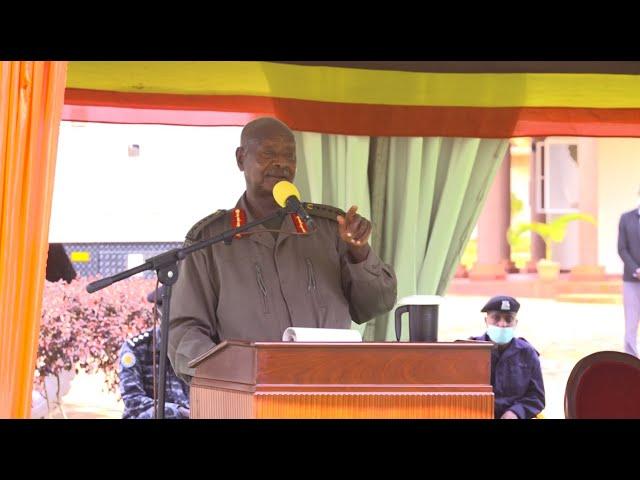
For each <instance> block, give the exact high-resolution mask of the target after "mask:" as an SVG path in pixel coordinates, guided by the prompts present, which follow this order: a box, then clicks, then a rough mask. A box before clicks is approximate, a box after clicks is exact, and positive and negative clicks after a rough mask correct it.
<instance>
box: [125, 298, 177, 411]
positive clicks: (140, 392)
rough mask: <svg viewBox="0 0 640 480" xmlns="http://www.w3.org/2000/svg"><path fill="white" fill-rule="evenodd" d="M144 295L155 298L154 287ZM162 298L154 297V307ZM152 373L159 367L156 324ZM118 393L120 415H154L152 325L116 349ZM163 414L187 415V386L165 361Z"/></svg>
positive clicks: (158, 339)
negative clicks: (120, 408)
mask: <svg viewBox="0 0 640 480" xmlns="http://www.w3.org/2000/svg"><path fill="white" fill-rule="evenodd" d="M147 299H148V300H149V301H150V302H153V301H155V291H153V292H152V293H150V294H149V296H148V297H147ZM161 304H162V298H160V296H159V298H158V310H160V306H161ZM156 346H157V347H158V350H157V351H156V353H155V356H156V375H157V374H158V372H159V370H160V368H159V366H160V352H159V346H160V328H157V329H156ZM118 375H119V376H120V394H121V396H122V400H123V401H124V405H125V409H124V413H123V415H122V418H154V402H153V329H149V330H147V331H146V332H143V333H142V334H140V335H138V336H136V337H133V338H131V339H129V340H127V341H126V342H125V343H124V345H123V346H122V348H121V350H120V362H119V367H118ZM165 418H189V387H188V385H187V384H186V383H184V381H182V380H181V379H179V378H178V377H177V376H176V374H175V373H174V371H173V368H172V367H171V363H170V362H167V388H166V393H165Z"/></svg>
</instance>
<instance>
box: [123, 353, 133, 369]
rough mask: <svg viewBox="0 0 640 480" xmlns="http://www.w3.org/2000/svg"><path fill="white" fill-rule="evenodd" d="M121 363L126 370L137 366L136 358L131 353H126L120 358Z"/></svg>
mask: <svg viewBox="0 0 640 480" xmlns="http://www.w3.org/2000/svg"><path fill="white" fill-rule="evenodd" d="M120 363H121V364H122V366H123V367H124V368H131V367H133V366H134V365H135V364H136V356H135V355H134V354H133V353H131V352H125V353H124V354H123V355H122V357H121V358H120Z"/></svg>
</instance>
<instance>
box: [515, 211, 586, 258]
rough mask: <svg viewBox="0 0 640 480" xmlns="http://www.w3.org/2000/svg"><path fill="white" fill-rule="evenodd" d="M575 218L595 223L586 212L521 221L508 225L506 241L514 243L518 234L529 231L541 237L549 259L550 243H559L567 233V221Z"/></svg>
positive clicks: (575, 219)
mask: <svg viewBox="0 0 640 480" xmlns="http://www.w3.org/2000/svg"><path fill="white" fill-rule="evenodd" d="M577 220H583V221H585V222H589V223H592V224H594V225H595V224H596V220H595V218H593V217H592V216H591V215H589V214H588V213H569V214H567V215H562V216H560V217H558V218H556V219H555V220H553V221H551V222H549V223H538V222H534V223H521V224H518V225H516V226H514V227H510V228H509V230H508V231H507V241H508V242H509V244H510V245H512V246H513V245H515V244H516V243H517V241H518V238H519V237H520V235H522V234H523V233H525V232H528V231H531V232H533V233H536V234H538V235H540V236H541V237H542V240H544V243H545V245H546V259H547V260H551V245H552V243H560V242H562V241H563V240H564V237H565V236H566V234H567V226H568V225H569V223H571V222H573V221H577Z"/></svg>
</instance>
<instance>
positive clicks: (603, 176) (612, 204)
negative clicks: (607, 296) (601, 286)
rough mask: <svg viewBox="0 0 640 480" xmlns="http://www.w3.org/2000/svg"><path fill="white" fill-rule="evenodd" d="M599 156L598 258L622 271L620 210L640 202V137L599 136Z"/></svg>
mask: <svg viewBox="0 0 640 480" xmlns="http://www.w3.org/2000/svg"><path fill="white" fill-rule="evenodd" d="M596 144H597V147H596V148H597V159H598V189H597V195H598V261H599V264H600V265H602V266H604V267H605V269H606V271H607V273H622V261H621V260H620V257H619V256H618V248H617V241H618V222H619V220H620V214H621V213H623V212H625V211H627V210H631V209H632V208H634V207H637V206H638V189H639V188H640V138H599V139H596Z"/></svg>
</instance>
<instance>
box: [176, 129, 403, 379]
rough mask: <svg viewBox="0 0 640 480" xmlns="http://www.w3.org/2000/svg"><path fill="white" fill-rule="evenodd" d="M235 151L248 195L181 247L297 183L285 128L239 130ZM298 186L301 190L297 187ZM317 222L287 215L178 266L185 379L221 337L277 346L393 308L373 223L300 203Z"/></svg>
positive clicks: (391, 282) (271, 206)
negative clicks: (307, 330)
mask: <svg viewBox="0 0 640 480" xmlns="http://www.w3.org/2000/svg"><path fill="white" fill-rule="evenodd" d="M240 143H241V145H240V146H239V147H238V148H237V149H236V161H237V164H238V168H239V169H240V171H241V172H243V173H244V177H245V182H246V191H245V192H244V194H243V195H242V197H241V198H240V199H239V200H238V202H237V203H236V205H235V208H233V209H231V210H219V211H217V212H215V213H214V214H212V215H210V216H208V217H206V218H204V219H202V220H200V221H199V222H198V223H196V224H195V225H194V226H193V227H192V228H191V230H190V231H189V232H188V233H187V236H186V240H185V244H190V243H193V242H197V241H200V240H203V239H206V238H210V237H213V236H215V235H218V234H220V233H222V232H224V231H226V230H228V229H230V228H234V227H239V226H241V225H243V224H245V223H248V222H251V221H253V220H256V219H261V218H264V217H267V216H269V215H271V214H273V213H275V212H276V211H277V210H278V209H279V208H280V207H279V206H278V204H277V203H276V200H275V199H274V194H273V189H274V186H275V185H276V184H277V183H278V182H281V181H286V182H292V181H293V179H294V177H295V173H296V154H295V139H294V136H293V133H292V132H291V130H290V129H289V127H287V126H286V125H285V124H284V123H282V122H280V121H279V120H276V119H274V118H259V119H256V120H254V121H252V122H250V123H248V124H247V125H246V126H245V127H244V128H243V130H242V134H241V142H240ZM292 188H294V189H295V187H293V186H292ZM302 207H303V208H304V211H305V212H306V213H307V214H308V215H309V216H310V218H311V219H312V223H313V224H314V225H311V222H305V221H304V220H303V217H304V212H301V215H297V214H290V215H287V216H285V217H284V218H282V217H279V218H275V219H274V220H272V221H270V222H268V223H266V224H264V225H261V226H258V227H255V228H253V229H251V230H250V231H249V232H247V233H243V234H240V235H239V236H237V237H236V238H234V239H233V241H232V242H231V244H230V245H225V244H223V243H218V244H214V245H213V246H210V247H207V248H204V249H201V250H198V251H196V252H194V253H193V254H191V255H189V256H188V257H186V258H185V259H184V260H182V261H181V262H180V264H179V277H178V281H177V282H176V284H175V285H174V287H173V295H172V300H171V318H170V334H169V358H170V360H171V363H172V365H173V367H174V370H175V371H176V373H177V374H178V375H179V376H180V377H181V378H183V379H184V380H186V381H188V382H189V381H190V380H191V377H192V376H193V375H194V374H195V370H194V369H193V368H189V367H188V363H189V361H191V360H193V359H194V358H196V357H197V356H199V355H200V354H202V353H204V352H206V351H207V350H209V349H210V348H211V347H213V346H214V345H215V344H217V343H219V342H221V341H223V340H230V339H234V340H245V341H280V340H281V339H282V334H283V332H284V331H285V329H287V328H288V327H291V326H294V327H311V328H350V324H351V320H353V321H354V322H356V323H359V324H361V323H363V322H366V321H368V320H370V319H371V318H373V317H375V316H378V315H381V314H384V313H386V312H388V311H389V310H391V308H393V305H394V304H395V302H396V285H397V284H396V277H395V273H394V271H393V268H392V267H391V266H390V265H387V264H385V263H383V262H382V261H381V260H380V258H379V257H378V256H377V255H376V254H375V253H374V252H373V250H372V249H371V247H370V246H369V243H368V239H369V236H370V235H371V230H372V225H371V222H369V221H368V220H367V219H365V218H363V217H362V216H360V215H359V214H358V213H357V207H356V206H352V207H351V208H350V209H349V210H348V211H347V212H346V213H345V212H344V211H342V210H339V209H337V208H334V207H331V206H327V205H320V204H312V203H307V202H303V203H302Z"/></svg>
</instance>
